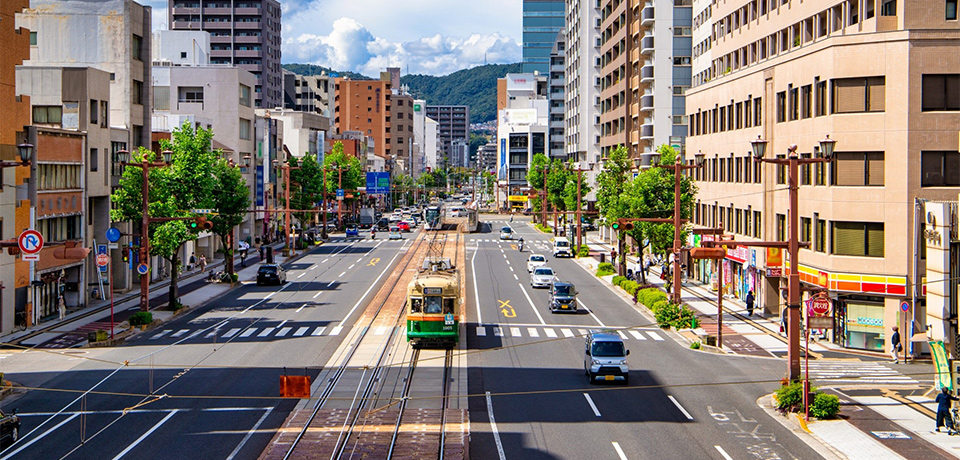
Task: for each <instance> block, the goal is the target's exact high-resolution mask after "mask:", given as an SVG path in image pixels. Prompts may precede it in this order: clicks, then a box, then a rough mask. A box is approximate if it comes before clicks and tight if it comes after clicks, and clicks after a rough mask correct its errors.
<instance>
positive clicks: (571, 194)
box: [563, 162, 592, 219]
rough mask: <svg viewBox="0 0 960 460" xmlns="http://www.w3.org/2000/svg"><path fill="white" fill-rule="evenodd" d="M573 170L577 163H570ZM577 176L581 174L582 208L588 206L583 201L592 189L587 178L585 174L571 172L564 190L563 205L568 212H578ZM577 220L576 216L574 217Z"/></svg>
mask: <svg viewBox="0 0 960 460" xmlns="http://www.w3.org/2000/svg"><path fill="white" fill-rule="evenodd" d="M569 164H570V167H571V169H572V168H573V167H574V165H575V163H574V162H570V163H569ZM577 174H580V175H581V177H580V206H581V207H582V206H583V205H584V204H586V201H585V200H584V199H583V197H585V196H586V195H587V194H588V193H590V191H591V190H592V188H591V187H590V185H589V184H588V183H587V182H588V181H587V177H586V175H585V174H584V173H583V172H580V173H578V172H576V171H570V176H569V181H568V182H567V185H566V187H565V188H564V189H563V203H564V206H566V208H565V209H568V210H573V211H576V210H577ZM574 219H576V216H574Z"/></svg>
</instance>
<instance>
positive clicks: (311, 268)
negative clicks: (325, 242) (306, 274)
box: [309, 265, 317, 270]
mask: <svg viewBox="0 0 960 460" xmlns="http://www.w3.org/2000/svg"><path fill="white" fill-rule="evenodd" d="M314 268H317V266H316V265H311V266H310V268H309V270H313V269H314Z"/></svg>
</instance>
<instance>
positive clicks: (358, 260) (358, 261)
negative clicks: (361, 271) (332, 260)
mask: <svg viewBox="0 0 960 460" xmlns="http://www.w3.org/2000/svg"><path fill="white" fill-rule="evenodd" d="M361 260H363V257H361V258H359V259H357V263H360V261H361ZM351 266H352V265H351Z"/></svg>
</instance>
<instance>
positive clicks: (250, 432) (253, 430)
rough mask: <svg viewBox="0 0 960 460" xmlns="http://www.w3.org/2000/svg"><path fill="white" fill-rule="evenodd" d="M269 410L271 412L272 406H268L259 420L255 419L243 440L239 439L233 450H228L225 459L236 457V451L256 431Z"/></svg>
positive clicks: (268, 413)
mask: <svg viewBox="0 0 960 460" xmlns="http://www.w3.org/2000/svg"><path fill="white" fill-rule="evenodd" d="M271 412H273V408H272V407H268V408H267V411H266V412H265V413H264V414H263V415H262V416H261V417H260V420H257V423H256V424H255V425H253V428H250V431H248V432H247V435H246V436H244V437H243V440H242V441H240V444H237V447H236V448H235V449H233V452H230V455H229V456H228V457H227V460H233V458H234V457H236V456H237V454H238V453H240V449H242V448H243V446H244V444H246V443H247V441H249V440H250V437H251V436H253V433H256V432H257V430H258V429H260V425H261V424H263V421H264V420H266V419H267V416H268V415H270V413H271Z"/></svg>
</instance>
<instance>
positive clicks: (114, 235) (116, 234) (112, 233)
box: [107, 227, 121, 243]
mask: <svg viewBox="0 0 960 460" xmlns="http://www.w3.org/2000/svg"><path fill="white" fill-rule="evenodd" d="M120 236H121V233H120V229H118V228H117V227H110V228H108V229H107V241H109V242H111V243H116V242H117V241H120Z"/></svg>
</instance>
